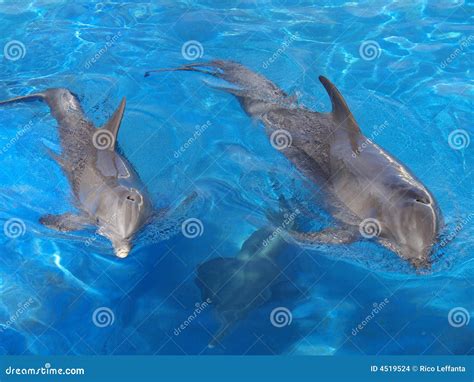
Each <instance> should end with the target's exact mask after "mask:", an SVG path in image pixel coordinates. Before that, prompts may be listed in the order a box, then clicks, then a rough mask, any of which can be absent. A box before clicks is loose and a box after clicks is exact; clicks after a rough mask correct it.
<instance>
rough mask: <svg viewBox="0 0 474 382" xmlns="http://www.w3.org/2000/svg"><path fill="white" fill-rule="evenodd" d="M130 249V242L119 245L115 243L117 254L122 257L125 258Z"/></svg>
mask: <svg viewBox="0 0 474 382" xmlns="http://www.w3.org/2000/svg"><path fill="white" fill-rule="evenodd" d="M130 250H131V248H130V244H128V243H120V244H119V245H114V251H115V256H117V257H119V258H120V259H125V258H126V257H127V256H128V254H129V253H130Z"/></svg>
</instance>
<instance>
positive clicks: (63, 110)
mask: <svg viewBox="0 0 474 382" xmlns="http://www.w3.org/2000/svg"><path fill="white" fill-rule="evenodd" d="M36 100H38V101H44V102H46V103H47V104H48V106H49V107H50V109H51V113H52V115H53V117H54V118H55V119H56V121H57V123H58V130H59V137H60V142H61V147H62V153H61V154H60V155H57V154H55V153H53V152H50V154H51V156H52V157H53V158H54V159H55V160H56V161H57V162H58V163H59V165H60V166H61V167H62V169H63V171H64V172H65V174H66V176H67V178H68V180H69V183H70V184H71V189H72V192H73V193H74V196H75V204H76V207H77V209H78V210H79V213H65V214H62V215H44V216H42V217H41V219H40V221H41V223H42V224H44V225H46V226H48V227H50V228H54V229H57V230H60V231H72V230H79V229H82V228H83V227H84V226H87V225H94V226H97V227H98V228H99V230H98V232H99V233H100V234H101V235H103V236H105V237H107V238H108V239H109V240H110V241H111V242H112V245H113V247H114V251H115V254H116V256H118V257H120V258H124V257H126V256H127V255H128V254H129V252H130V250H131V247H132V240H133V237H134V235H135V233H137V231H139V230H140V229H141V228H142V227H143V226H144V224H145V223H146V222H147V221H148V219H149V218H150V217H151V215H152V207H151V203H150V200H149V198H148V196H147V193H146V190H145V187H144V185H143V184H142V182H141V181H140V178H139V177H138V175H137V174H136V173H135V171H134V169H133V167H132V166H131V165H130V163H129V162H128V161H127V160H126V159H125V158H124V157H123V156H122V155H120V154H119V153H118V152H117V150H116V141H117V134H118V131H119V127H120V123H121V121H122V117H123V113H124V110H125V98H123V100H122V102H121V103H120V106H119V107H118V108H117V110H116V111H115V112H114V114H113V115H112V117H111V118H110V120H109V121H108V122H107V123H106V124H105V125H104V126H103V127H102V128H100V129H97V128H95V127H94V125H93V124H92V123H91V122H89V121H88V120H87V117H86V116H85V114H84V112H83V110H82V108H81V105H80V103H79V100H78V98H77V97H76V96H75V95H74V94H73V93H72V92H71V91H69V90H68V89H65V88H54V89H47V90H45V91H43V92H40V93H36V94H30V95H27V96H23V97H17V98H13V99H10V100H7V101H3V102H0V105H7V104H13V103H16V102H24V101H27V102H28V101H36Z"/></svg>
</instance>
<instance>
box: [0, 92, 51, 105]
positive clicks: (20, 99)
mask: <svg viewBox="0 0 474 382" xmlns="http://www.w3.org/2000/svg"><path fill="white" fill-rule="evenodd" d="M45 99H46V94H44V93H35V94H29V95H26V96H21V97H15V98H11V99H7V100H5V101H0V106H3V105H9V104H12V103H17V102H33V101H44V100H45Z"/></svg>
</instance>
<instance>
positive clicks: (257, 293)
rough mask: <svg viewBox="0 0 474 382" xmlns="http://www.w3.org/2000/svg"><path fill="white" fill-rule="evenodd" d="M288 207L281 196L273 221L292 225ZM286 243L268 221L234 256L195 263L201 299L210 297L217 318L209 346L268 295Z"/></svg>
mask: <svg viewBox="0 0 474 382" xmlns="http://www.w3.org/2000/svg"><path fill="white" fill-rule="evenodd" d="M287 211H289V209H288V205H287V204H286V201H285V200H284V199H282V198H280V213H276V214H274V217H273V219H272V220H273V221H274V222H275V224H279V225H280V226H285V227H291V226H293V224H294V221H295V219H292V216H294V215H291V213H288V212H287ZM285 216H286V217H285ZM285 219H286V220H285ZM286 246H287V243H286V241H285V239H284V238H283V236H282V234H281V233H280V232H279V231H278V229H275V227H274V226H272V225H268V226H265V227H263V228H260V229H259V230H257V231H255V232H254V233H252V235H250V236H249V237H248V238H247V240H245V242H244V243H243V244H242V247H241V249H240V251H239V252H238V253H237V255H236V256H235V257H217V258H214V259H211V260H209V261H206V262H205V263H203V264H201V265H200V266H199V267H198V269H197V278H196V280H195V281H196V285H197V286H198V287H199V288H200V290H201V295H202V300H203V301H205V300H207V299H210V301H211V303H212V306H213V307H214V309H215V311H216V313H217V317H218V319H219V321H220V327H219V329H218V330H217V332H216V333H215V334H214V335H213V338H212V340H211V341H210V342H209V345H208V346H209V347H210V348H213V347H215V346H216V345H217V344H219V343H220V341H221V340H222V338H223V337H224V336H225V335H226V334H228V333H229V331H230V330H231V329H232V328H233V327H234V326H235V325H236V324H237V323H238V322H239V321H240V320H243V319H244V318H245V317H246V316H247V314H248V313H249V312H250V311H252V310H253V309H256V308H257V307H259V306H260V305H262V304H264V303H265V302H266V301H268V300H269V299H270V298H271V296H272V292H271V288H272V286H273V284H274V283H275V281H276V280H277V278H278V276H279V274H280V267H279V266H278V264H277V262H276V261H277V259H278V256H279V255H280V254H281V253H282V252H283V250H284V249H285V247H286Z"/></svg>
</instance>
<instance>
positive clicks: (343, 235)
mask: <svg viewBox="0 0 474 382" xmlns="http://www.w3.org/2000/svg"><path fill="white" fill-rule="evenodd" d="M290 234H291V236H292V237H293V239H295V240H296V241H297V242H298V243H300V244H310V245H311V244H348V243H352V242H353V241H355V240H356V239H357V237H358V235H357V232H355V231H354V230H352V229H349V228H326V229H324V230H322V231H317V232H297V231H290Z"/></svg>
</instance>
